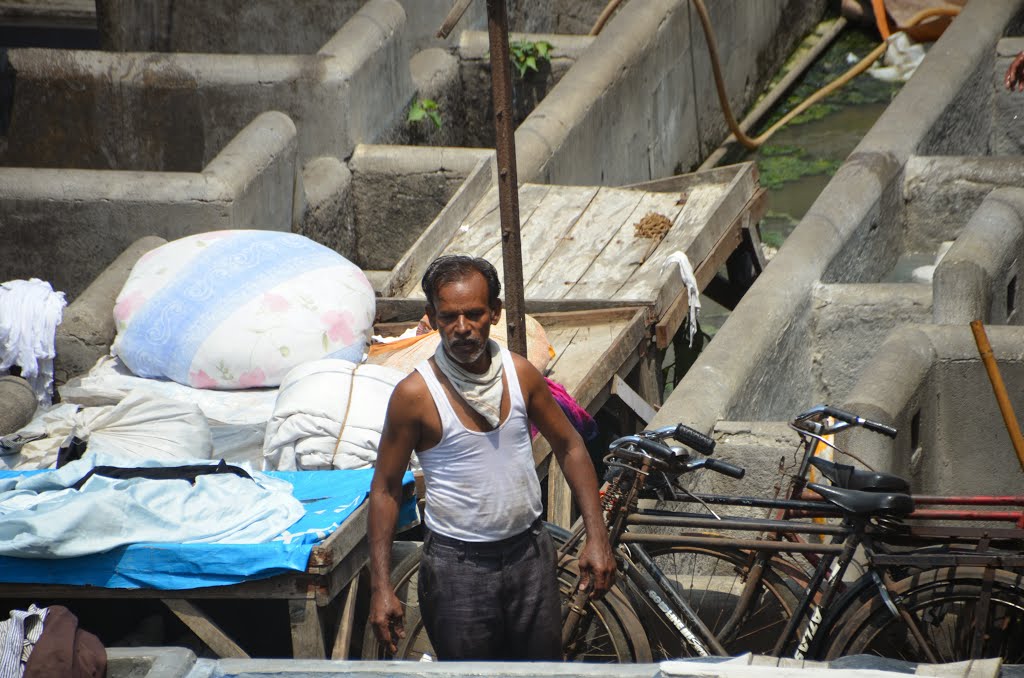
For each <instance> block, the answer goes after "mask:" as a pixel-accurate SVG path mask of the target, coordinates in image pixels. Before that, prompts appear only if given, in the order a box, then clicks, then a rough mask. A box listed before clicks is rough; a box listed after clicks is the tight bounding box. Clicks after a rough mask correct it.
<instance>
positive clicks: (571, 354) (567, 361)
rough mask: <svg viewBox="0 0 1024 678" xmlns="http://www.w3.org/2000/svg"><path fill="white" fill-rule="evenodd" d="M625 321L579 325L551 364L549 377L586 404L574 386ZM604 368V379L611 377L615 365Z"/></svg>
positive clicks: (592, 366)
mask: <svg viewBox="0 0 1024 678" xmlns="http://www.w3.org/2000/svg"><path fill="white" fill-rule="evenodd" d="M628 324H629V321H625V322H614V323H613V322H605V323H600V324H597V325H581V326H580V327H579V328H578V329H577V332H576V334H575V336H574V337H573V340H572V343H570V344H569V345H568V346H566V347H565V349H564V350H563V351H562V353H561V356H560V359H559V360H558V361H557V362H556V363H555V364H554V365H553V366H552V368H551V372H550V374H549V375H548V376H549V377H550V378H552V379H554V380H555V381H557V382H558V383H560V384H562V385H563V386H565V388H566V390H567V391H568V392H569V393H570V394H571V395H572V396H573V397H574V398H576V399H577V400H579V402H580V404H581V405H583V406H584V407H586V403H585V402H584V401H583V400H580V399H579V396H578V394H577V393H576V389H577V387H578V386H579V385H580V384H581V383H583V382H584V380H585V379H586V377H587V374H589V373H590V371H591V370H592V369H593V368H594V366H595V365H596V364H597V363H598V361H599V360H600V358H601V356H602V355H604V353H605V351H607V350H608V348H609V347H610V346H612V345H613V344H614V343H615V340H616V339H617V338H618V336H619V334H620V333H621V332H622V331H623V329H624V328H625V327H626V326H628ZM606 370H607V372H606V378H609V379H610V378H611V373H612V372H614V371H615V367H613V366H607V367H606Z"/></svg>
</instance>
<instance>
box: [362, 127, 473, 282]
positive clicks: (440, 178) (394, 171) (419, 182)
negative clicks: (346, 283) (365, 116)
mask: <svg viewBox="0 0 1024 678" xmlns="http://www.w3.org/2000/svg"><path fill="white" fill-rule="evenodd" d="M489 155H490V151H487V150H484V149H468V148H467V149H460V148H431V147H415V146H373V145H360V146H357V147H356V150H355V153H353V155H352V160H351V162H350V167H351V168H352V178H353V194H352V203H353V210H354V212H353V218H354V228H355V247H354V250H353V251H354V261H355V262H356V263H357V264H359V265H360V266H362V267H363V268H367V269H376V270H389V269H391V268H392V267H393V266H394V265H395V264H396V263H397V261H398V258H399V257H400V256H401V254H402V253H403V252H405V251H406V250H408V249H409V247H410V246H411V245H412V243H413V242H415V241H416V239H417V238H419V237H420V234H421V233H422V232H423V230H424V229H425V228H426V227H427V225H428V224H430V222H431V221H432V220H433V219H434V216H435V215H437V213H438V212H440V211H441V209H442V208H443V207H444V206H445V204H446V203H447V202H448V200H449V199H450V198H451V197H452V195H454V194H455V192H456V191H457V190H458V189H459V187H460V186H461V185H462V183H463V182H464V181H465V179H466V177H467V176H468V175H469V173H470V172H472V171H473V168H474V167H475V166H476V165H477V163H478V162H480V160H482V159H483V158H484V157H487V156H489Z"/></svg>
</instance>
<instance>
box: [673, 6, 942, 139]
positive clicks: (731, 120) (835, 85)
mask: <svg viewBox="0 0 1024 678" xmlns="http://www.w3.org/2000/svg"><path fill="white" fill-rule="evenodd" d="M693 4H694V6H695V7H696V9H697V14H698V15H699V16H700V23H701V26H702V27H703V28H704V37H705V38H706V39H707V43H708V53H709V54H710V55H711V69H712V71H713V72H714V75H715V90H716V91H717V92H718V103H719V104H720V105H721V107H722V113H723V115H725V121H726V123H727V124H728V125H729V131H730V132H731V133H732V135H733V136H734V137H736V140H737V141H739V142H740V143H741V144H742V145H743V146H744V148H747V149H749V150H751V151H753V150H756V149H758V148H760V147H761V145H762V144H764V142H766V141H768V139H769V138H771V136H772V135H773V134H775V133H776V132H778V131H779V130H780V129H781V128H782V127H784V126H785V125H786V124H787V123H788V122H789V121H791V120H792V119H793V118H795V117H796V116H798V115H800V114H801V113H803V112H804V111H806V110H807V109H808V108H810V107H811V106H813V105H814V104H816V103H818V102H819V101H821V100H822V99H824V98H825V97H827V96H828V95H829V94H832V92H834V91H836V90H837V89H839V88H840V87H842V86H843V85H845V84H846V83H848V82H850V81H851V80H853V79H854V78H856V77H857V76H858V75H860V74H861V73H863V72H864V71H866V70H868V68H870V66H871V64H873V63H875V61H877V60H878V58H879V57H881V56H882V55H883V54H885V48H886V46H887V45H888V43H886V42H883V43H882V44H880V45H879V46H878V47H876V48H875V49H873V50H871V53H870V54H868V55H867V56H866V57H864V58H863V59H861V60H860V61H859V62H857V64H856V65H855V66H854V67H853V68H851V69H850V70H848V71H846V72H845V73H843V74H842V75H840V76H839V77H838V78H836V79H835V80H833V81H832V82H830V83H829V84H827V85H825V86H824V87H822V88H821V89H819V90H818V91H817V92H815V93H814V94H812V95H811V96H809V97H807V98H806V99H805V100H804V101H802V102H801V103H800V105H798V106H797V107H796V108H794V109H793V110H792V111H790V112H789V113H787V114H786V115H784V116H783V117H782V119H781V120H779V121H778V122H776V123H775V124H774V125H772V126H771V127H769V128H768V129H767V130H765V131H764V132H763V133H762V134H761V135H759V136H757V137H753V138H751V137H748V136H747V135H746V134H745V133H744V132H743V130H741V129H740V126H739V124H737V122H736V118H735V116H733V114H732V107H730V106H729V98H728V97H727V96H726V93H725V79H724V78H723V77H722V66H721V63H720V62H719V59H718V43H717V41H716V40H715V34H714V32H713V31H712V29H711V19H710V18H709V17H708V9H707V7H705V6H704V0H693ZM959 13H960V8H959V7H931V8H929V9H925V10H921V11H920V12H918V13H917V14H915V15H914V16H912V17H911V18H910V21H908V22H907V24H906V25H905V26H901V29H902V28H910V27H912V26H916V25H917V24H919V23H921V22H922V21H924V20H925V19H928V18H931V17H933V16H956V15H958V14H959Z"/></svg>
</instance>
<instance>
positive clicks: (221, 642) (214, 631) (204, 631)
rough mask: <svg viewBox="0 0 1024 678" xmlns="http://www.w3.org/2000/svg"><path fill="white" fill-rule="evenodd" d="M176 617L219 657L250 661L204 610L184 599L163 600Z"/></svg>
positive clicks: (243, 651)
mask: <svg viewBox="0 0 1024 678" xmlns="http://www.w3.org/2000/svg"><path fill="white" fill-rule="evenodd" d="M160 600H161V601H162V602H163V604H164V605H166V606H167V609H169V610H170V611H171V612H173V613H174V616H175V617H177V618H178V619H180V620H181V621H182V623H183V624H185V626H187V627H189V628H190V629H191V630H192V632H193V633H195V634H196V635H197V636H199V639H200V640H201V641H203V642H204V643H206V644H207V646H209V648H210V649H211V650H213V651H214V652H216V653H217V656H218V657H233V658H238V659H249V655H248V654H246V652H245V650H243V649H242V648H241V647H239V646H238V644H237V643H236V642H235V641H233V640H231V638H229V637H228V635H227V634H226V633H224V631H223V630H222V629H221V628H220V627H219V626H217V624H215V623H214V622H213V620H212V619H210V618H209V617H207V616H206V613H204V612H203V611H202V610H200V609H199V608H198V607H196V606H195V605H193V604H192V603H190V602H189V601H187V600H185V599H184V598H161V599H160Z"/></svg>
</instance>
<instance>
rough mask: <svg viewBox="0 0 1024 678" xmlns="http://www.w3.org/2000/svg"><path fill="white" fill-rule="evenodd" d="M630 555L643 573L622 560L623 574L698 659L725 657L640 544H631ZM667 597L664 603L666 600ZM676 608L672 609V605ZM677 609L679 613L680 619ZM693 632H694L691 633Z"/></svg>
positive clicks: (701, 622)
mask: <svg viewBox="0 0 1024 678" xmlns="http://www.w3.org/2000/svg"><path fill="white" fill-rule="evenodd" d="M629 550H630V553H631V554H633V555H635V556H636V559H637V561H638V562H639V564H640V565H641V566H642V567H643V569H644V570H646V573H645V572H643V571H641V570H640V568H638V567H637V566H636V565H634V564H633V563H632V562H631V561H630V560H629V558H623V559H622V571H623V574H625V575H626V577H628V578H629V580H630V581H632V582H633V584H634V585H635V586H636V587H637V589H639V590H640V591H642V592H643V594H644V595H645V596H647V597H648V598H649V599H650V600H651V602H652V603H654V606H655V607H656V608H657V609H658V610H659V611H660V612H661V615H662V616H663V617H665V619H667V620H668V621H669V623H670V624H671V625H672V626H673V627H674V628H675V629H676V631H677V632H678V633H679V635H681V636H682V637H683V638H684V639H685V640H686V642H687V643H688V644H689V645H690V647H692V648H693V650H694V652H696V653H697V654H698V655H700V656H701V657H709V656H711V655H717V656H722V657H724V656H726V655H728V652H727V651H726V649H725V648H724V647H723V646H722V644H721V642H720V641H719V640H718V638H717V637H716V636H715V634H714V633H712V632H711V629H709V628H708V627H707V625H705V624H704V622H703V621H702V620H701V618H700V617H699V616H697V613H696V612H694V611H693V608H692V607H690V605H689V603H687V602H686V600H684V599H683V597H682V596H681V595H679V592H678V591H676V588H675V586H673V584H672V582H671V581H670V580H669V579H668V577H666V576H665V573H664V572H662V571H661V568H659V567H658V566H657V564H656V563H655V562H654V560H653V559H652V558H651V556H650V555H649V554H648V553H647V551H646V550H644V548H643V547H642V546H640V545H639V544H631V545H630V547H629ZM666 597H667V598H668V600H666V599H665V598H666ZM670 601H671V603H672V604H674V605H675V609H673V607H672V605H670V604H669V603H670ZM676 610H678V611H679V612H681V613H682V616H680V615H679V614H678V613H677V612H676ZM694 630H696V633H695V632H694Z"/></svg>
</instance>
